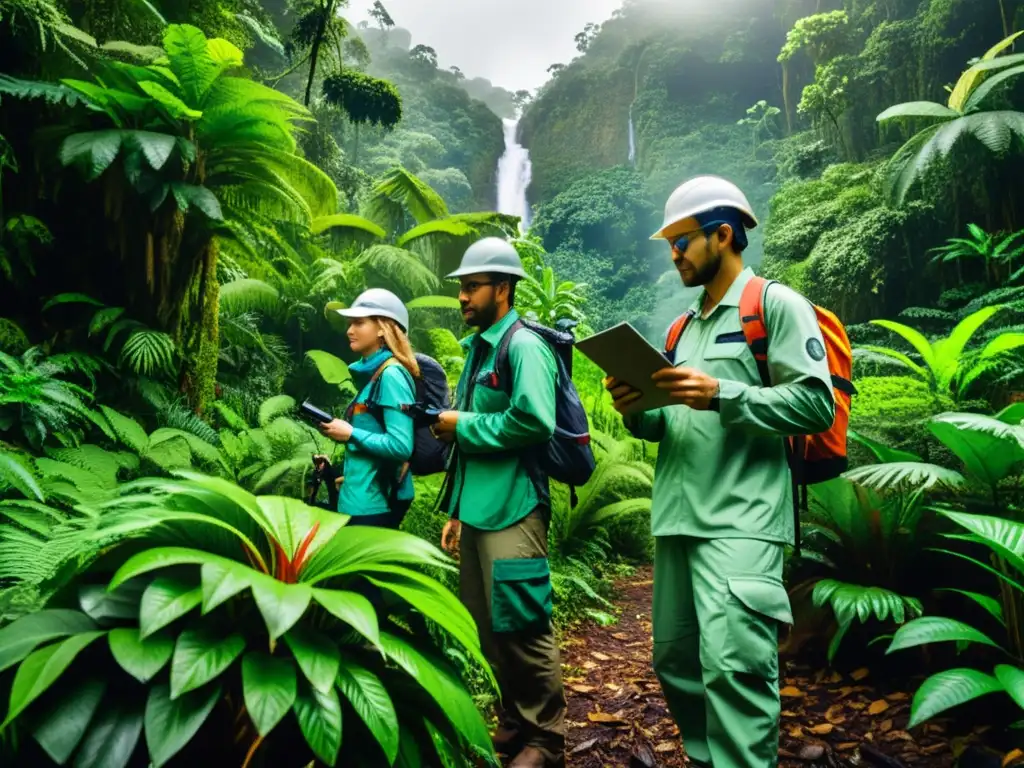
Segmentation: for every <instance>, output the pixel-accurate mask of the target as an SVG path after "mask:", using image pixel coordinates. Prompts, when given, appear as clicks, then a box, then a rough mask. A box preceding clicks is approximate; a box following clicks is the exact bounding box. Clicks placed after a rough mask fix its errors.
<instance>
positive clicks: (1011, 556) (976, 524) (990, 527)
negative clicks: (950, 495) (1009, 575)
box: [940, 510, 1024, 574]
mask: <svg viewBox="0 0 1024 768" xmlns="http://www.w3.org/2000/svg"><path fill="white" fill-rule="evenodd" d="M940 513H941V514H942V515H944V516H946V517H948V518H949V519H950V520H952V521H953V522H954V523H957V524H958V525H961V526H963V527H964V528H966V529H967V530H968V531H970V532H971V533H972V534H973V535H974V536H975V537H976V539H977V540H978V541H979V542H981V543H982V544H984V545H985V546H987V547H988V548H989V549H991V550H992V551H994V552H995V553H996V554H998V555H999V556H1000V557H1003V558H1005V559H1006V560H1007V562H1009V564H1010V565H1012V566H1013V567H1014V568H1016V569H1017V571H1018V572H1019V573H1021V574H1024V523H1018V522H1016V521H1014V520H1007V519H1006V518H1003V517H993V516H991V515H972V514H969V513H967V512H953V511H950V510H940Z"/></svg>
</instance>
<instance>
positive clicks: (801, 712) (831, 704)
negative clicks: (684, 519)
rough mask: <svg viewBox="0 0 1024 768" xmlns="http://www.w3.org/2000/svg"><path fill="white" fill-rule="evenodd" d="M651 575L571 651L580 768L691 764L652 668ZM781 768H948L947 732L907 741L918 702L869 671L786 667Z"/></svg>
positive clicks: (567, 661) (571, 725)
mask: <svg viewBox="0 0 1024 768" xmlns="http://www.w3.org/2000/svg"><path fill="white" fill-rule="evenodd" d="M651 576H652V574H651V569H650V568H649V567H648V568H643V569H640V570H638V571H637V572H636V574H635V576H633V577H632V578H631V579H629V580H627V581H624V582H622V583H620V584H619V597H618V599H617V603H618V605H619V607H620V608H621V609H622V614H621V617H620V620H619V622H618V624H616V625H615V626H612V627H597V626H593V625H588V626H586V627H585V628H584V629H583V630H581V631H578V632H576V633H575V634H573V635H570V636H569V637H567V638H566V639H565V642H564V643H563V665H564V672H565V684H566V695H567V698H568V702H569V711H568V716H567V728H568V746H567V751H568V754H569V757H568V763H569V765H570V766H572V768H608V767H610V766H616V767H617V766H630V767H631V768H634V767H635V768H651V766H655V765H657V766H663V767H664V768H675V767H676V766H685V765H688V764H689V761H688V760H687V758H686V757H685V754H684V753H683V749H682V745H681V743H680V740H679V731H678V729H677V728H676V725H675V722H674V721H673V720H672V717H671V715H670V714H669V712H668V708H667V707H666V706H665V700H664V699H663V698H662V695H661V689H660V687H659V685H658V680H657V678H656V677H655V676H654V671H653V670H652V668H651V617H650V611H651V593H652V584H653V582H652V581H651ZM783 675H784V678H783V680H782V682H781V685H782V686H783V687H782V689H781V693H782V735H781V743H780V750H779V766H780V768H798V767H799V768H808V767H812V768H813V767H820V768H826V767H828V768H846V767H847V766H854V765H857V766H885V767H887V768H897V767H898V766H927V768H949V766H952V765H953V752H952V748H951V746H950V742H949V740H948V739H947V738H946V737H945V727H944V725H941V724H935V725H932V724H926V725H924V726H920V727H918V728H915V729H914V733H913V735H911V734H910V733H908V732H907V730H906V725H907V720H908V718H909V715H910V696H909V695H908V694H907V693H906V692H903V691H889V690H879V689H876V688H875V686H874V685H873V682H874V681H872V679H871V673H870V671H869V670H867V669H861V670H856V671H855V672H853V673H852V675H850V676H842V675H840V674H839V673H834V672H831V671H829V670H820V671H819V670H813V669H809V668H806V667H801V666H800V665H799V664H794V663H786V664H784V669H783Z"/></svg>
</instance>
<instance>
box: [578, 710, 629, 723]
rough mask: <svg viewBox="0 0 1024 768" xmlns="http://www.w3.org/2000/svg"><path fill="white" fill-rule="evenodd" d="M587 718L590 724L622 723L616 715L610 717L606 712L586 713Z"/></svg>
mask: <svg viewBox="0 0 1024 768" xmlns="http://www.w3.org/2000/svg"><path fill="white" fill-rule="evenodd" d="M587 718H588V719H589V720H590V722H592V723H622V722H624V721H623V719H622V718H621V717H619V716H618V715H612V714H610V713H608V712H588V713H587Z"/></svg>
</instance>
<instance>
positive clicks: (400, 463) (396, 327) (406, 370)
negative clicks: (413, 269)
mask: <svg viewBox="0 0 1024 768" xmlns="http://www.w3.org/2000/svg"><path fill="white" fill-rule="evenodd" d="M332 315H333V317H334V318H336V320H334V321H332V322H336V321H337V319H340V318H342V317H343V318H345V319H346V320H347V321H348V323H347V326H348V327H347V330H346V335H347V336H348V342H349V347H350V348H351V350H352V351H353V352H355V353H357V354H359V355H360V356H361V358H360V359H359V360H357V361H356V362H354V363H352V364H351V365H349V367H348V369H349V372H350V373H351V374H352V378H353V380H354V381H355V384H356V386H357V387H358V388H359V391H358V394H357V395H356V397H355V398H354V399H353V401H352V403H351V404H350V405H349V407H348V409H347V410H346V411H345V418H343V419H334V420H333V421H330V422H328V423H326V424H322V425H321V426H320V431H321V432H323V433H324V434H325V435H327V436H328V437H330V438H331V439H333V440H337V441H338V442H342V443H345V444H346V448H345V462H344V465H343V473H342V478H343V479H342V484H341V489H340V493H339V495H338V511H339V512H342V513H344V514H346V515H351V516H352V518H351V520H350V521H349V523H348V524H349V525H376V526H381V527H385V528H398V526H399V525H400V524H401V522H402V518H403V517H404V516H405V512H406V510H408V509H409V505H410V504H411V503H412V499H413V484H412V477H411V474H410V472H409V459H410V458H411V457H412V452H413V420H412V417H411V416H410V415H408V414H407V413H405V412H403V411H402V408H401V406H403V405H409V404H412V403H413V402H415V400H416V394H415V393H416V387H415V382H414V379H416V378H418V377H419V376H420V369H419V365H418V364H417V362H416V357H415V355H414V354H413V351H412V347H411V346H410V344H409V336H408V328H409V311H408V310H407V309H406V307H405V305H404V304H403V303H402V301H401V299H399V298H398V297H397V296H395V294H393V293H391V291H386V290H384V289H382V288H371V289H369V290H367V291H364V292H363V293H361V294H360V295H359V296H358V297H357V298H356V300H355V301H354V302H352V306H350V307H347V308H339V307H338V306H337V305H336V304H334V303H333V302H332V303H331V304H328V306H327V316H328V318H331V317H332Z"/></svg>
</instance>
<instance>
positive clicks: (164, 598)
mask: <svg viewBox="0 0 1024 768" xmlns="http://www.w3.org/2000/svg"><path fill="white" fill-rule="evenodd" d="M202 601H203V590H202V588H201V587H196V586H194V585H193V584H192V583H191V582H186V581H181V580H180V579H173V578H169V577H165V576H162V577H160V578H158V579H155V580H154V581H153V583H152V584H150V585H149V586H148V587H147V588H146V591H145V592H144V593H143V594H142V603H141V604H140V606H139V630H140V635H141V637H143V638H146V637H148V636H149V635H151V634H153V633H154V632H156V631H157V630H159V629H163V628H164V627H166V626H167V625H168V624H170V623H171V622H172V621H175V620H176V619H179V618H181V617H182V616H184V615H185V614H186V613H188V612H189V611H191V610H192V609H193V608H195V607H196V606H197V605H199V604H200V603H201V602H202Z"/></svg>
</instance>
